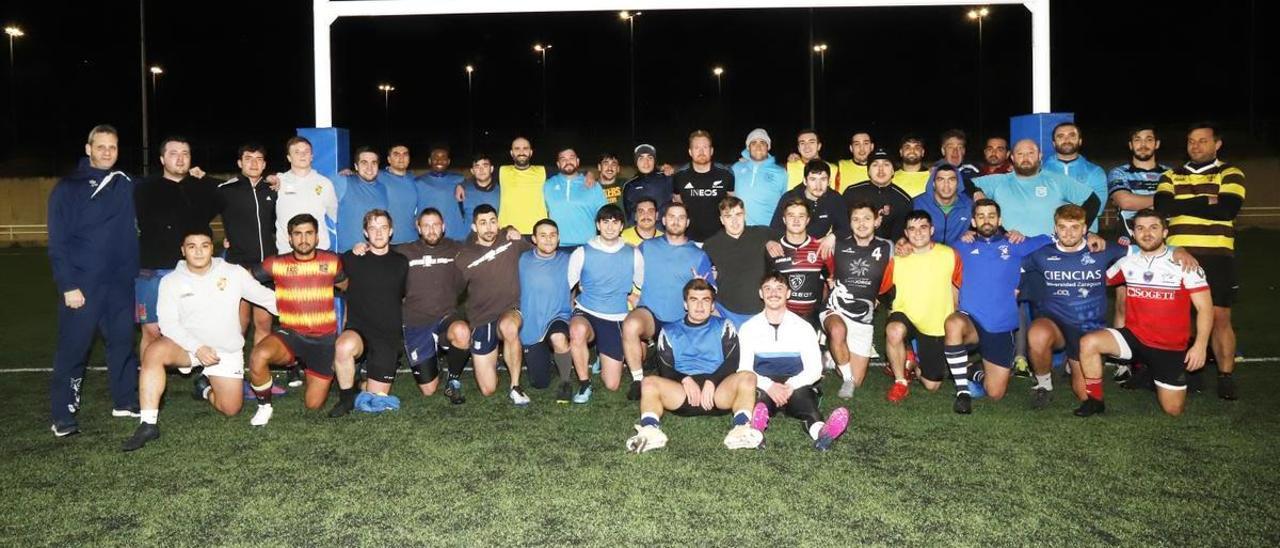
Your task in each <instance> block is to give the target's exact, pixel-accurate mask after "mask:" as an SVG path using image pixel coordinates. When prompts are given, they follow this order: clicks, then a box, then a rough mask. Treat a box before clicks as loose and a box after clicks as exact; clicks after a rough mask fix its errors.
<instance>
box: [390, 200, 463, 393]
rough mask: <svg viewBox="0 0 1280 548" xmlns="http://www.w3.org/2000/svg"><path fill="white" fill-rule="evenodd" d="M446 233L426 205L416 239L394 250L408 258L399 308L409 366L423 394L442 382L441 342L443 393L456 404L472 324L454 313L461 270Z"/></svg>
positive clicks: (455, 247) (440, 219)
mask: <svg viewBox="0 0 1280 548" xmlns="http://www.w3.org/2000/svg"><path fill="white" fill-rule="evenodd" d="M444 234H445V225H444V216H443V215H441V214H440V212H439V211H437V210H436V209H435V208H431V207H428V208H426V209H424V210H422V211H421V212H419V213H418V236H419V239H418V240H417V241H415V242H413V243H408V244H402V245H398V246H395V247H394V248H392V249H393V250H394V251H395V252H396V253H399V254H401V255H404V256H405V257H407V258H408V259H409V274H408V277H407V279H406V280H405V295H404V305H403V307H402V314H403V316H404V353H405V356H406V357H407V358H408V361H409V370H410V371H412V372H413V379H414V381H416V382H417V383H418V389H419V390H420V391H421V392H422V395H424V396H430V395H432V394H435V392H436V388H437V387H438V386H439V384H440V379H439V375H440V372H439V367H438V366H437V359H436V356H437V351H438V350H439V349H440V347H444V349H445V353H444V355H445V362H446V363H447V364H448V378H447V380H446V381H445V388H444V395H445V397H447V398H449V402H450V403H453V404H454V405H458V404H461V403H464V402H465V401H466V398H465V397H464V396H463V394H462V380H461V378H462V369H463V367H465V366H466V364H467V356H468V347H470V343H471V328H470V326H468V325H467V321H466V320H464V319H462V318H461V317H460V314H458V297H459V296H460V295H461V294H462V273H461V272H459V271H458V269H457V268H456V267H455V266H454V259H455V258H456V257H457V256H458V252H459V251H461V250H462V246H461V245H460V244H459V243H458V242H456V241H454V240H450V239H448V238H445V237H444Z"/></svg>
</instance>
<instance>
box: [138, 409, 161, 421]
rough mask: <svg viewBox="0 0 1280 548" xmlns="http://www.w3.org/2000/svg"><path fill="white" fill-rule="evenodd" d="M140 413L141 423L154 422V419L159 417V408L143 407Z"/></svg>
mask: <svg viewBox="0 0 1280 548" xmlns="http://www.w3.org/2000/svg"><path fill="white" fill-rule="evenodd" d="M140 414H141V415H142V423H143V424H155V423H156V419H158V418H160V410H159V409H143V410H142V412H141V413H140Z"/></svg>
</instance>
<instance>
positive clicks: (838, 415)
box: [813, 407, 849, 451]
mask: <svg viewBox="0 0 1280 548" xmlns="http://www.w3.org/2000/svg"><path fill="white" fill-rule="evenodd" d="M848 427H849V410H848V409H847V408H844V407H838V408H836V410H835V411H832V412H831V414H830V415H828V416H827V422H826V424H824V425H823V426H822V431H821V432H819V433H818V439H817V441H815V442H813V448H814V449H817V450H819V451H826V450H828V449H831V444H832V442H835V441H836V438H839V437H840V435H841V434H844V431H845V429H846V428H848Z"/></svg>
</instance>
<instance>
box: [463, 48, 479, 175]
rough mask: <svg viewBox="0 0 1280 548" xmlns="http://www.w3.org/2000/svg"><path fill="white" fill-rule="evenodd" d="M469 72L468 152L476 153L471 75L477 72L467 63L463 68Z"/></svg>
mask: <svg viewBox="0 0 1280 548" xmlns="http://www.w3.org/2000/svg"><path fill="white" fill-rule="evenodd" d="M462 70H463V71H465V72H466V73H467V152H469V153H471V154H475V152H476V122H475V109H474V106H473V105H474V103H473V101H472V99H471V75H472V74H474V73H475V71H476V67H474V66H472V65H467V66H465V67H463V69H462Z"/></svg>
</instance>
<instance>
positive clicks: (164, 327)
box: [156, 276, 203, 352]
mask: <svg viewBox="0 0 1280 548" xmlns="http://www.w3.org/2000/svg"><path fill="white" fill-rule="evenodd" d="M173 280H174V279H173V278H170V277H169V276H165V277H164V278H161V279H160V290H159V296H158V298H157V299H156V317H157V318H158V323H159V324H160V333H162V334H164V336H165V337H166V338H168V339H169V340H171V341H173V342H174V344H177V345H178V346H181V347H182V349H183V350H186V351H187V352H195V351H196V350H199V349H200V347H201V346H203V345H202V344H200V341H199V340H198V339H196V337H195V335H192V334H191V332H190V331H187V329H186V328H184V327H183V326H182V314H181V313H179V312H178V298H179V295H178V290H179V288H177V287H175V285H177V284H175V283H174V281H173Z"/></svg>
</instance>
